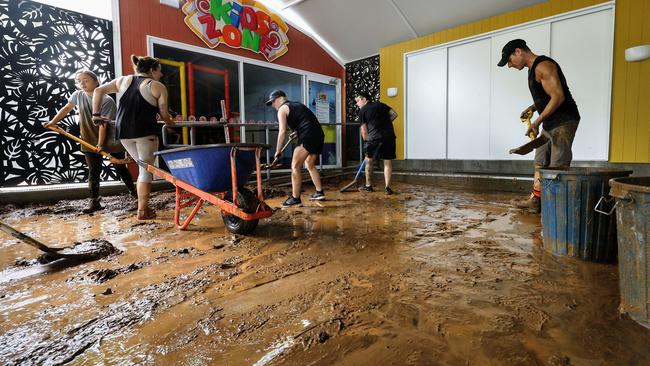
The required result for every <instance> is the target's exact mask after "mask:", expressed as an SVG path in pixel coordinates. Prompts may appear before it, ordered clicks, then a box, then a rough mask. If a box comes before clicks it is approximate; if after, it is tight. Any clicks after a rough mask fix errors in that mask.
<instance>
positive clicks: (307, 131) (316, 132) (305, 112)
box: [282, 100, 325, 140]
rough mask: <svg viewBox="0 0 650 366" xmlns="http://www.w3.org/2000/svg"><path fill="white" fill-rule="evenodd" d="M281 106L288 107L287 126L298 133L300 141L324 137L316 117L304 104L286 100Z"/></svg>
mask: <svg viewBox="0 0 650 366" xmlns="http://www.w3.org/2000/svg"><path fill="white" fill-rule="evenodd" d="M282 105H287V106H289V116H287V124H288V125H289V128H290V129H292V130H293V131H297V132H298V138H299V139H300V140H303V139H305V138H313V137H321V136H325V134H324V133H323V129H322V128H321V126H320V123H318V119H317V118H316V115H315V114H314V112H312V111H311V110H310V109H309V108H307V107H306V106H305V105H304V104H302V103H298V102H291V101H288V100H287V101H286V102H284V103H282Z"/></svg>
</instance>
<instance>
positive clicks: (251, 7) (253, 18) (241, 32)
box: [183, 0, 289, 61]
mask: <svg viewBox="0 0 650 366" xmlns="http://www.w3.org/2000/svg"><path fill="white" fill-rule="evenodd" d="M183 13H185V24H187V26H188V27H190V29H191V30H192V32H194V33H195V34H196V35H197V36H199V38H201V39H202V40H203V42H205V44H206V45H208V47H210V48H215V47H217V46H218V45H219V44H220V43H222V42H223V43H225V44H226V45H227V46H228V47H232V48H245V49H248V50H251V51H253V52H255V53H259V54H261V55H263V56H264V58H266V60H267V61H273V60H275V59H276V58H278V57H280V56H282V55H284V54H285V53H287V50H288V47H287V45H288V44H289V38H288V37H287V31H288V30H289V27H288V26H287V25H286V23H285V22H284V21H283V20H282V19H281V18H280V17H279V16H278V15H277V14H273V13H271V12H269V11H268V10H267V9H266V7H264V5H262V4H260V3H258V2H257V1H252V0H243V1H240V2H237V1H223V0H189V1H187V2H186V3H185V5H183Z"/></svg>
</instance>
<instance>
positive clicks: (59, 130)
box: [47, 126, 133, 164]
mask: <svg viewBox="0 0 650 366" xmlns="http://www.w3.org/2000/svg"><path fill="white" fill-rule="evenodd" d="M47 128H48V129H50V130H52V131H54V132H57V133H60V134H62V135H63V136H65V137H67V138H69V139H72V140H74V141H77V142H78V143H80V144H81V145H83V146H85V147H86V148H87V149H89V150H90V151H92V152H95V153H98V154H101V155H102V156H105V157H107V158H109V159H110V160H111V163H113V164H128V163H129V162H131V161H133V160H131V159H118V158H116V157H114V156H113V155H111V154H109V153H107V152H106V151H102V150H100V149H98V148H97V146H94V145H92V144H90V143H88V142H86V141H84V140H82V139H80V138H79V137H77V136H75V135H73V134H71V133H69V132H68V131H66V130H64V129H62V128H61V127H59V126H47Z"/></svg>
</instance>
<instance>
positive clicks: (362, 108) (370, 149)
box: [354, 92, 397, 194]
mask: <svg viewBox="0 0 650 366" xmlns="http://www.w3.org/2000/svg"><path fill="white" fill-rule="evenodd" d="M354 100H355V101H356V102H357V107H359V122H360V123H361V137H362V138H363V140H364V141H365V143H366V149H365V150H366V154H365V155H366V184H365V185H364V186H363V187H361V188H359V190H360V191H362V192H372V191H373V188H372V166H373V162H374V160H376V159H381V160H383V161H384V183H385V188H384V193H386V194H393V190H392V189H391V188H390V182H391V176H392V174H393V162H392V160H393V159H395V158H396V154H395V131H394V130H393V121H394V120H395V118H397V112H395V110H394V109H392V108H391V107H389V106H387V105H386V104H384V103H381V102H371V101H370V95H369V94H368V93H365V92H362V93H359V94H357V96H356V97H355V98H354Z"/></svg>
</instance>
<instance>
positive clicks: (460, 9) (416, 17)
mask: <svg viewBox="0 0 650 366" xmlns="http://www.w3.org/2000/svg"><path fill="white" fill-rule="evenodd" d="M386 1H389V0H386ZM545 1H546V0H515V1H513V0H454V1H438V0H436V1H426V0H415V1H414V0H393V2H394V3H395V5H397V7H398V8H399V9H400V10H401V11H402V13H403V14H404V16H405V17H406V18H407V19H408V20H409V22H410V23H411V25H412V26H413V28H414V29H415V31H416V32H417V33H418V36H419V37H422V36H425V35H427V34H431V33H435V32H439V31H442V30H445V29H448V28H452V27H455V26H458V25H461V24H466V23H471V22H473V21H476V20H480V19H484V18H489V17H492V16H495V15H499V14H503V13H507V12H509V11H512V10H516V9H520V8H525V7H527V6H531V5H535V4H539V3H543V2H545Z"/></svg>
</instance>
